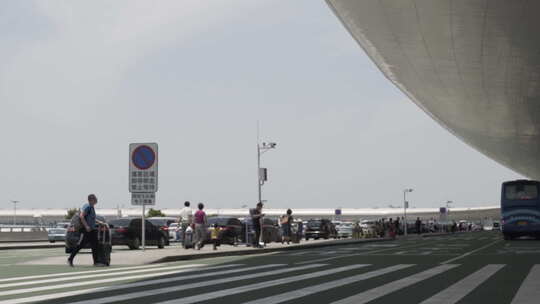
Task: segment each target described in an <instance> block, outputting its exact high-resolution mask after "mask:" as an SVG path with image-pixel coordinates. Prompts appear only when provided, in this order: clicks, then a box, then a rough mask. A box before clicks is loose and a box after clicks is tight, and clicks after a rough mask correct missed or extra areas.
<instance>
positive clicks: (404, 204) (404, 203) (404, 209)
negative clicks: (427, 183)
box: [403, 188, 413, 236]
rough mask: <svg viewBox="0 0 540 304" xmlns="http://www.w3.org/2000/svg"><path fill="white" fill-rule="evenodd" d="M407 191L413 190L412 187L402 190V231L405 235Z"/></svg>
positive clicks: (407, 203)
mask: <svg viewBox="0 0 540 304" xmlns="http://www.w3.org/2000/svg"><path fill="white" fill-rule="evenodd" d="M407 192H413V189H410V188H409V189H405V190H403V227H404V228H403V233H404V234H405V236H407V208H408V207H409V202H407Z"/></svg>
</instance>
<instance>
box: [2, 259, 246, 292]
mask: <svg viewBox="0 0 540 304" xmlns="http://www.w3.org/2000/svg"><path fill="white" fill-rule="evenodd" d="M202 266H205V265H204V264H196V265H181V266H174V267H171V266H168V267H167V266H161V267H158V268H146V269H137V270H129V271H119V272H111V273H105V274H102V273H99V274H88V275H79V276H65V277H63V278H56V279H46V280H34V281H26V282H17V283H8V284H0V288H8V287H15V286H26V285H35V284H45V283H58V282H63V281H73V280H78V279H91V278H98V277H99V278H104V277H112V276H118V275H126V274H134V273H143V272H152V271H160V270H166V271H169V270H173V269H184V268H194V267H202ZM232 266H235V265H227V266H226V267H232ZM236 266H238V265H236Z"/></svg>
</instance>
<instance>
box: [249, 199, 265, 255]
mask: <svg viewBox="0 0 540 304" xmlns="http://www.w3.org/2000/svg"><path fill="white" fill-rule="evenodd" d="M262 208H263V203H261V202H259V203H257V207H256V208H252V209H250V210H249V214H250V215H251V222H252V224H253V230H255V237H254V238H253V248H261V247H262V246H261V244H260V238H261V228H262V221H263V218H264V213H262Z"/></svg>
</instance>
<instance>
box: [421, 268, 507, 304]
mask: <svg viewBox="0 0 540 304" xmlns="http://www.w3.org/2000/svg"><path fill="white" fill-rule="evenodd" d="M503 267H504V265H499V264H495V265H487V266H485V267H483V268H482V269H480V270H478V271H476V272H474V273H473V274H471V275H469V276H467V277H466V278H464V279H462V280H461V281H459V282H457V283H455V284H454V285H452V286H450V287H448V288H446V289H445V290H443V291H441V292H439V293H438V294H436V295H434V296H433V297H431V298H429V299H427V300H425V301H423V302H422V303H421V304H453V303H456V302H458V301H459V300H461V298H463V297H464V296H466V295H467V294H469V293H470V292H471V291H473V290H474V289H475V288H476V287H478V286H480V284H482V283H484V282H485V281H486V280H487V279H489V278H490V277H491V276H492V275H494V274H495V273H496V272H497V271H499V270H500V269H501V268H503Z"/></svg>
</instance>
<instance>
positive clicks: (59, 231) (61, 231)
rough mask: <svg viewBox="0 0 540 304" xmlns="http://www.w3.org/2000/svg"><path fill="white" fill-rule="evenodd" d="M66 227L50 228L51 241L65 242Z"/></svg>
mask: <svg viewBox="0 0 540 304" xmlns="http://www.w3.org/2000/svg"><path fill="white" fill-rule="evenodd" d="M66 232H67V229H66V228H51V229H49V232H48V236H49V242H51V243H54V242H56V241H62V242H64V241H65V240H66Z"/></svg>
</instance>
